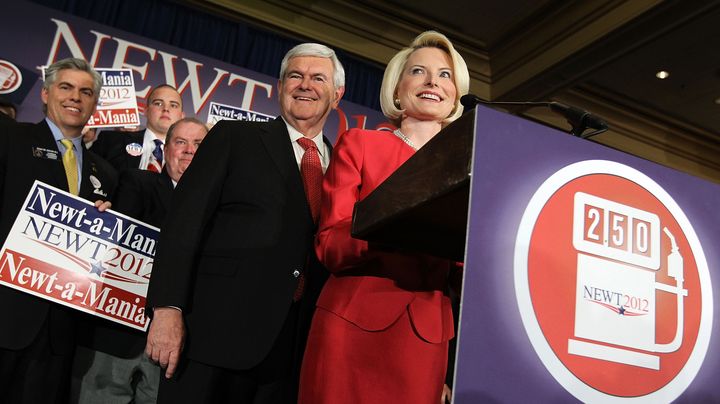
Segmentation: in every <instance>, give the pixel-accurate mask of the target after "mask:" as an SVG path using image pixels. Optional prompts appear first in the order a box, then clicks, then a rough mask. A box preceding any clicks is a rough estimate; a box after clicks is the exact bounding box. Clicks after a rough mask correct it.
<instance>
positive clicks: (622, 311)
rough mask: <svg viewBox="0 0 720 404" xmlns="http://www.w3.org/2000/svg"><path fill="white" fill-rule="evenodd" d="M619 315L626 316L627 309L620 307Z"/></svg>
mask: <svg viewBox="0 0 720 404" xmlns="http://www.w3.org/2000/svg"><path fill="white" fill-rule="evenodd" d="M618 314H619V315H621V316H622V315H624V314H625V308H624V307H622V306H620V308H619V309H618Z"/></svg>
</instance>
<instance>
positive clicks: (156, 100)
mask: <svg viewBox="0 0 720 404" xmlns="http://www.w3.org/2000/svg"><path fill="white" fill-rule="evenodd" d="M145 117H146V118H147V128H146V129H144V130H139V131H103V132H100V134H98V137H97V140H96V141H95V142H94V143H93V144H92V146H91V149H92V151H94V152H95V153H97V154H99V155H100V156H102V157H104V158H105V159H107V161H109V162H110V164H112V165H113V166H114V167H115V169H117V170H118V171H123V170H126V169H128V168H139V169H141V170H149V171H153V172H156V173H160V172H162V168H163V165H164V156H163V146H164V144H165V136H166V135H167V131H168V128H170V125H172V124H174V123H175V122H177V121H178V120H180V119H182V118H184V117H185V113H184V112H183V104H182V98H181V97H180V94H179V93H178V92H177V90H176V89H175V87H173V86H171V85H169V84H162V85H159V86H157V87H155V88H154V89H153V90H152V91H150V93H149V94H148V96H147V104H146V105H145Z"/></svg>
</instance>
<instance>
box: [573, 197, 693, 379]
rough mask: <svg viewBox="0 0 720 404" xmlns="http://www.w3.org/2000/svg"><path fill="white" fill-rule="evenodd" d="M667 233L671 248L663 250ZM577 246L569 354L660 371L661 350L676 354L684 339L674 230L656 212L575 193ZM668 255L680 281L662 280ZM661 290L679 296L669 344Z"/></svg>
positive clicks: (680, 272)
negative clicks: (660, 336) (663, 331)
mask: <svg viewBox="0 0 720 404" xmlns="http://www.w3.org/2000/svg"><path fill="white" fill-rule="evenodd" d="M663 235H664V237H667V239H668V240H669V241H670V245H671V248H670V251H662V243H661V237H663ZM573 247H574V248H575V249H576V250H577V251H578V254H577V284H576V291H575V294H576V295H575V325H574V338H570V339H568V353H569V354H573V355H580V356H585V357H590V358H595V359H601V360H606V361H612V362H616V363H622V364H627V365H632V366H639V367H643V368H647V369H653V370H659V369H660V356H659V355H657V353H668V352H675V351H677V350H678V349H679V348H680V346H681V345H682V340H683V326H684V306H683V303H684V299H685V297H686V296H687V295H688V292H687V290H686V289H683V258H682V255H681V252H680V251H679V249H678V245H677V243H676V240H675V237H674V236H673V234H672V233H671V232H670V230H669V229H668V228H667V227H663V226H662V224H661V223H660V219H659V217H658V216H657V215H656V214H654V213H652V212H647V211H643V210H640V209H636V208H634V207H631V206H628V205H624V204H620V203H617V202H614V201H611V200H608V199H603V198H599V197H597V196H594V195H590V194H586V193H583V192H577V193H576V194H575V196H574V208H573ZM663 260H665V262H667V265H666V268H667V275H668V276H670V277H672V278H674V280H675V284H674V285H669V284H665V283H661V282H657V281H656V275H657V274H658V272H659V271H660V270H661V262H662V261H663ZM658 293H670V294H674V295H675V300H676V308H677V313H676V315H677V329H676V331H675V336H674V338H673V339H672V340H671V341H670V342H668V343H657V342H656V335H655V334H656V333H655V330H656V319H657V315H658V313H657V306H656V296H657V294H658ZM663 314H665V313H663Z"/></svg>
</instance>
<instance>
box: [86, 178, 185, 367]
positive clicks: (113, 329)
mask: <svg viewBox="0 0 720 404" xmlns="http://www.w3.org/2000/svg"><path fill="white" fill-rule="evenodd" d="M172 193H173V185H172V180H171V179H170V177H169V176H168V175H167V173H166V172H165V171H163V172H162V173H161V174H158V173H155V172H151V171H145V170H139V169H132V170H125V171H123V172H122V173H121V174H120V183H119V185H118V188H117V192H115V197H114V198H113V201H112V209H113V210H115V211H117V212H120V213H124V214H126V215H128V216H130V217H132V218H135V219H138V220H140V221H143V222H145V223H148V224H151V225H153V226H156V227H160V225H161V224H162V222H163V219H164V218H165V213H166V212H167V209H168V207H169V206H170V200H171V198H172ZM86 320H88V321H84V322H83V324H82V327H81V329H82V332H81V335H80V336H79V337H78V341H79V343H80V344H82V345H84V346H86V347H88V348H92V349H95V350H98V351H102V352H105V353H108V354H110V355H114V356H118V357H121V358H134V357H136V356H137V355H139V354H140V353H142V351H143V350H144V349H145V337H146V336H145V333H143V332H141V331H137V330H133V329H131V328H128V327H126V326H123V325H119V324H115V323H113V322H111V321H107V320H103V319H98V318H91V319H86Z"/></svg>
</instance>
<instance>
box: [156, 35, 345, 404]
mask: <svg viewBox="0 0 720 404" xmlns="http://www.w3.org/2000/svg"><path fill="white" fill-rule="evenodd" d="M344 84H345V78H344V70H343V68H342V65H341V64H340V62H339V61H338V59H337V57H336V56H335V52H334V51H333V50H332V49H330V48H328V47H326V46H324V45H319V44H301V45H298V46H296V47H295V48H293V49H291V50H290V51H289V52H288V53H287V54H286V55H285V58H284V59H283V61H282V64H281V68H280V80H279V82H278V98H279V102H280V111H281V117H279V118H277V119H276V120H274V121H272V122H267V123H259V122H241V121H221V122H219V123H218V124H217V125H215V127H214V128H213V129H212V130H211V131H210V133H209V134H208V135H207V137H206V138H205V140H204V141H203V146H202V147H201V148H200V149H199V150H198V153H197V155H196V156H195V158H194V159H193V163H192V165H190V167H189V168H188V170H187V171H186V172H185V174H184V175H183V177H182V179H181V180H180V182H179V184H178V187H177V188H176V190H175V193H174V195H173V204H172V206H171V209H170V211H169V212H168V215H167V217H166V219H165V222H164V226H163V230H162V234H161V235H160V241H159V243H158V251H157V255H156V256H155V263H154V266H153V273H152V279H151V281H150V287H149V291H148V304H147V307H148V312H150V313H153V320H152V323H151V324H150V330H149V334H148V339H147V346H146V353H147V354H148V356H150V357H151V358H152V359H153V360H155V361H158V362H159V363H160V366H162V367H163V368H165V377H164V378H163V380H162V381H161V383H160V391H159V395H158V402H160V403H176V402H193V403H222V402H228V403H230V402H232V403H294V402H295V401H296V394H297V393H296V391H295V390H296V383H297V380H296V378H297V374H296V373H295V369H294V366H297V361H298V358H299V355H298V354H297V352H298V351H300V352H302V349H303V348H304V346H301V345H303V344H302V342H303V341H304V337H303V335H302V333H299V332H298V331H297V330H298V329H304V327H302V324H300V323H302V322H303V320H299V319H298V313H299V311H300V306H301V305H302V304H303V302H304V301H305V302H307V301H308V300H311V298H310V299H309V297H310V296H311V295H312V290H313V288H316V287H317V286H316V285H317V283H316V282H315V279H316V278H317V277H318V276H323V275H324V274H323V272H324V270H323V269H322V267H321V266H320V264H319V263H317V258H316V257H315V254H314V252H313V249H312V246H313V238H314V233H315V230H316V223H317V216H318V212H319V192H320V187H321V183H322V174H323V172H324V169H325V168H326V167H327V165H328V162H329V158H330V147H329V145H328V144H327V143H326V142H324V141H323V136H322V129H323V126H324V124H325V121H326V119H327V117H328V115H329V114H330V111H331V110H332V109H334V108H336V107H337V105H338V103H339V102H340V98H341V97H342V95H343V93H344ZM303 295H304V296H305V299H303V298H302V297H303ZM309 295H310V296H309Z"/></svg>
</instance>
